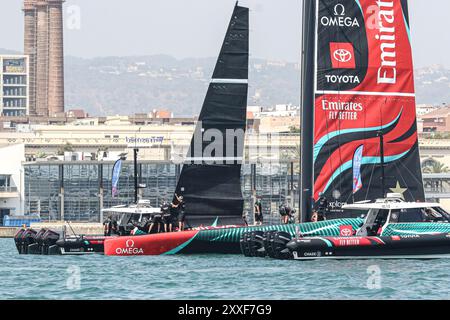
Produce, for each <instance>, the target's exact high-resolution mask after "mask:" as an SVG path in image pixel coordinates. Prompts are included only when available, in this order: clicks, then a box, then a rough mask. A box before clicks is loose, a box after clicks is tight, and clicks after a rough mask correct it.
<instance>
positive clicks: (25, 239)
mask: <svg viewBox="0 0 450 320" xmlns="http://www.w3.org/2000/svg"><path fill="white" fill-rule="evenodd" d="M36 233H37V231H36V230H34V229H26V230H25V231H24V232H23V233H22V238H21V242H22V243H21V253H22V254H28V246H29V245H31V244H33V243H35V242H36V238H35V237H36Z"/></svg>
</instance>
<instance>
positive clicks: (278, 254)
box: [266, 231, 292, 260]
mask: <svg viewBox="0 0 450 320" xmlns="http://www.w3.org/2000/svg"><path fill="white" fill-rule="evenodd" d="M291 239H292V236H291V235H290V234H289V233H287V232H284V231H276V232H272V233H271V234H270V238H269V239H268V241H267V240H266V243H267V244H266V245H267V247H268V254H269V256H270V257H271V258H274V259H281V260H286V259H291V258H292V253H291V251H290V250H289V249H288V248H287V246H286V245H287V244H288V243H289V241H291Z"/></svg>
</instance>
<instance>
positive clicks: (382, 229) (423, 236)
mask: <svg viewBox="0 0 450 320" xmlns="http://www.w3.org/2000/svg"><path fill="white" fill-rule="evenodd" d="M344 208H346V209H348V210H362V211H365V219H364V222H363V223H362V224H361V225H360V226H359V227H358V228H356V229H355V228H354V226H352V225H341V226H340V233H339V236H337V237H336V236H325V237H317V236H311V235H310V234H309V235H308V234H304V233H302V232H301V230H300V229H298V230H297V234H295V235H292V234H291V233H286V232H283V231H282V230H279V231H276V232H263V233H260V232H249V233H244V234H243V235H242V237H241V252H242V253H243V254H244V255H245V256H249V257H264V256H269V257H272V258H276V259H298V260H309V259H319V258H337V259H348V258H442V257H446V256H450V214H448V213H447V212H446V211H445V210H444V209H442V208H441V207H440V206H439V204H436V203H416V202H414V203H412V202H404V201H401V200H399V199H398V198H397V199H395V197H392V196H391V197H387V198H385V199H379V200H377V201H376V202H375V203H364V204H352V205H346V206H344Z"/></svg>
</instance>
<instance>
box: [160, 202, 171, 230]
mask: <svg viewBox="0 0 450 320" xmlns="http://www.w3.org/2000/svg"><path fill="white" fill-rule="evenodd" d="M170 208H171V206H170V205H169V203H168V202H167V201H164V203H163V205H162V206H161V220H162V223H163V224H164V232H167V231H168V229H169V225H170Z"/></svg>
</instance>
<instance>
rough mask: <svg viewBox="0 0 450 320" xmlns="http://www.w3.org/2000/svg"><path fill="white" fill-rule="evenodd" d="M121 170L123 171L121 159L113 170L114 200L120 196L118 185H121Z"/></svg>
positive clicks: (112, 187)
mask: <svg viewBox="0 0 450 320" xmlns="http://www.w3.org/2000/svg"><path fill="white" fill-rule="evenodd" d="M121 170H122V159H119V160H117V161H116V162H115V163H114V166H113V170H112V178H111V182H112V186H111V194H112V197H113V198H114V197H117V196H118V195H119V189H118V185H119V178H120V172H121Z"/></svg>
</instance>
